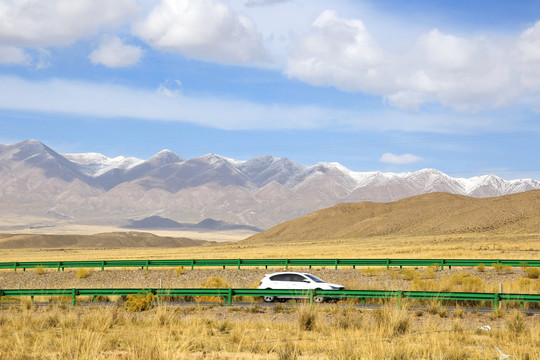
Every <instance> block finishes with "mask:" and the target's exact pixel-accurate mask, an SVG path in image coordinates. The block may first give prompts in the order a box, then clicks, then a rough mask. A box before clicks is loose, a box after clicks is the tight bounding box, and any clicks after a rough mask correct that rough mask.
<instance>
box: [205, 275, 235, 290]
mask: <svg viewBox="0 0 540 360" xmlns="http://www.w3.org/2000/svg"><path fill="white" fill-rule="evenodd" d="M201 287H203V288H207V289H228V288H230V287H231V286H230V285H229V283H228V282H226V281H225V280H223V279H222V278H220V277H218V276H212V277H211V278H209V279H207V280H205V281H203V282H202V283H201Z"/></svg>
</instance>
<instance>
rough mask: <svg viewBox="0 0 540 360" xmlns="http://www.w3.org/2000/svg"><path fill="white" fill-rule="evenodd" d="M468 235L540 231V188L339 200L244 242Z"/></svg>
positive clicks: (532, 232)
mask: <svg viewBox="0 0 540 360" xmlns="http://www.w3.org/2000/svg"><path fill="white" fill-rule="evenodd" d="M465 233H519V234H534V233H540V190H532V191H528V192H524V193H519V194H512V195H505V196H500V197H493V198H484V199H478V198H472V197H467V196H462V195H453V194H448V193H431V194H425V195H418V196H413V197H410V198H406V199H403V200H399V201H395V202H390V203H375V202H359V203H349V204H339V205H336V206H333V207H331V208H327V209H323V210H319V211H316V212H313V213H311V214H308V215H306V216H303V217H300V218H298V219H295V220H292V221H287V222H285V223H282V224H280V225H277V226H274V227H272V228H270V229H268V230H266V231H264V232H262V233H259V234H256V235H253V236H251V237H249V238H247V239H246V240H244V241H246V242H271V243H275V242H290V241H298V240H324V239H346V238H362V237H370V236H381V235H415V236H421V235H443V234H465Z"/></svg>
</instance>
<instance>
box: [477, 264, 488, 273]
mask: <svg viewBox="0 0 540 360" xmlns="http://www.w3.org/2000/svg"><path fill="white" fill-rule="evenodd" d="M485 269H486V265H484V264H478V265H476V270H478V271H480V272H484V270H485Z"/></svg>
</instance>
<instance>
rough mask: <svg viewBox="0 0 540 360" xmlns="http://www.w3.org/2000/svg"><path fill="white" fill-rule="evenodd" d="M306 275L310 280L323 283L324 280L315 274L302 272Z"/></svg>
mask: <svg viewBox="0 0 540 360" xmlns="http://www.w3.org/2000/svg"><path fill="white" fill-rule="evenodd" d="M304 275H306V276H307V277H308V278H310V279H311V280H313V281H315V282H318V283H323V282H324V281H323V280H321V279H319V278H318V277H316V276H313V275H310V274H304Z"/></svg>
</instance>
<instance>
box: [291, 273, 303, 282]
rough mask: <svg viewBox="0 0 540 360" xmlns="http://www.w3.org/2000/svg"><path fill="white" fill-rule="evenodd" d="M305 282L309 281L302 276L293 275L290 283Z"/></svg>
mask: <svg viewBox="0 0 540 360" xmlns="http://www.w3.org/2000/svg"><path fill="white" fill-rule="evenodd" d="M304 280H307V279H306V278H305V277H303V276H302V275H297V274H292V275H291V280H289V281H299V282H302V281H304Z"/></svg>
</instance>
